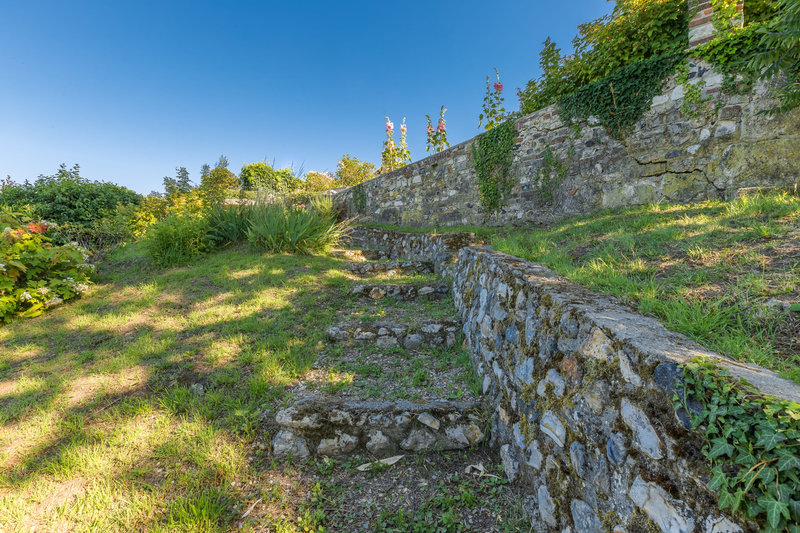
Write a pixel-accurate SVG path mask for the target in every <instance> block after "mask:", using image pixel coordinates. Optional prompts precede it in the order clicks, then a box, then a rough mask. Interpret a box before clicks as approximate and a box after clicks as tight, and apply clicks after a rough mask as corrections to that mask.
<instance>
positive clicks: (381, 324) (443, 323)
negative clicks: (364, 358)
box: [325, 318, 461, 350]
mask: <svg viewBox="0 0 800 533" xmlns="http://www.w3.org/2000/svg"><path fill="white" fill-rule="evenodd" d="M460 329H461V328H460V325H459V323H458V322H457V321H456V320H454V319H449V318H445V319H438V320H428V321H425V322H420V323H418V324H403V323H400V322H390V321H378V322H345V323H343V324H339V325H337V326H332V327H330V328H328V330H327V331H326V332H325V334H326V336H327V337H328V339H329V340H330V341H332V342H347V341H362V342H374V343H375V344H377V345H378V346H385V347H389V346H402V347H403V348H405V349H406V350H414V349H416V348H419V347H420V346H423V345H425V346H444V347H446V348H450V347H451V346H453V345H454V344H455V342H456V334H457V333H458V331H459V330H460Z"/></svg>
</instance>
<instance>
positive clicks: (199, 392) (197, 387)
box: [190, 383, 204, 396]
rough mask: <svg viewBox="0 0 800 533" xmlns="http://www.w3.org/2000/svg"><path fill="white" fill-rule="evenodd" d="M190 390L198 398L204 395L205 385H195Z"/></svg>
mask: <svg viewBox="0 0 800 533" xmlns="http://www.w3.org/2000/svg"><path fill="white" fill-rule="evenodd" d="M190 388H191V391H192V392H193V393H194V394H197V395H198V396H202V395H203V392H204V390H203V384H202V383H194V384H193V385H192V386H191V387H190Z"/></svg>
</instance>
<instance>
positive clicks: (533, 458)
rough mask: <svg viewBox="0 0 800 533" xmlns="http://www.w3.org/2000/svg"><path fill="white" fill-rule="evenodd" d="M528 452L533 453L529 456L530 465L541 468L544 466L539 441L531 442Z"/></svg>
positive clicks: (537, 468)
mask: <svg viewBox="0 0 800 533" xmlns="http://www.w3.org/2000/svg"><path fill="white" fill-rule="evenodd" d="M528 452H529V453H530V454H531V455H530V457H529V458H528V466H532V467H533V468H535V469H536V470H539V469H540V468H541V467H542V460H543V459H544V457H543V456H542V452H540V451H539V441H537V440H534V441H533V442H531V443H530V445H529V446H528Z"/></svg>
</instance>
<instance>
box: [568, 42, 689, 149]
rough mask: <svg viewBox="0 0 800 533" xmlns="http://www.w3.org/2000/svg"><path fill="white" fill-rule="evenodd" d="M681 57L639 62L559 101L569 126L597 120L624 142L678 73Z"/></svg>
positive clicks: (673, 56)
mask: <svg viewBox="0 0 800 533" xmlns="http://www.w3.org/2000/svg"><path fill="white" fill-rule="evenodd" d="M681 59H682V56H681V55H680V54H678V55H670V56H664V57H657V58H655V59H647V60H644V61H637V62H636V63H632V64H630V65H627V66H625V67H622V68H620V69H619V70H617V71H615V72H613V73H612V74H610V75H608V76H606V77H604V78H601V79H599V80H597V81H594V82H592V83H589V84H587V85H584V86H583V87H580V88H579V89H577V90H576V91H574V92H572V93H570V94H567V95H564V96H562V97H561V98H560V99H559V106H558V107H559V114H560V115H561V118H562V120H563V121H564V122H565V123H566V124H572V123H573V122H574V121H576V120H577V121H585V120H587V119H588V118H589V117H595V118H596V119H598V120H599V121H600V124H602V125H603V126H604V127H605V128H606V130H607V131H608V132H609V133H610V134H611V135H612V136H613V137H615V138H617V139H624V138H625V137H627V136H628V135H629V134H630V133H631V131H632V130H633V126H634V125H635V124H636V122H637V121H638V120H639V119H640V118H641V117H642V115H643V114H644V113H645V111H647V110H648V109H649V108H650V104H651V102H652V100H653V97H655V96H656V95H658V94H659V93H660V92H661V88H662V86H663V84H664V80H665V79H666V78H667V77H668V76H669V75H670V74H672V73H673V72H674V71H675V67H676V66H677V64H678V62H679V61H680V60H681Z"/></svg>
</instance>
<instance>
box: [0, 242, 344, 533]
mask: <svg viewBox="0 0 800 533" xmlns="http://www.w3.org/2000/svg"><path fill="white" fill-rule="evenodd" d="M143 255H144V254H143V251H142V250H141V247H139V246H133V247H128V248H126V249H122V250H119V251H118V252H117V253H116V254H115V255H114V256H113V257H112V258H111V259H110V261H109V262H108V263H107V264H105V265H104V267H103V268H102V269H101V273H100V279H99V280H98V284H97V286H96V287H95V288H94V290H93V292H92V293H91V294H90V295H87V296H86V297H84V298H83V299H82V300H80V301H76V302H75V303H74V304H70V305H64V306H62V307H60V308H58V309H56V310H54V311H53V312H51V313H49V314H48V315H46V316H43V317H40V318H37V319H30V320H19V321H16V322H14V323H12V324H10V325H9V326H6V327H4V328H3V329H0V524H3V525H2V526H0V529H3V530H4V531H16V530H29V529H30V528H31V527H35V528H36V529H37V530H47V531H52V530H58V529H62V528H63V529H65V530H67V529H69V530H75V531H130V530H134V529H142V528H143V529H145V530H153V531H217V530H220V531H221V530H227V529H229V528H231V527H232V525H231V524H233V523H234V520H235V519H236V518H237V517H240V516H241V515H242V513H244V509H242V507H243V505H244V503H243V502H249V501H252V499H254V498H252V493H253V489H254V487H256V486H261V485H266V484H267V480H268V479H271V480H273V481H274V480H276V479H278V480H280V479H281V470H280V469H271V468H270V467H269V462H268V457H267V454H266V451H267V450H268V443H269V435H268V433H266V430H265V429H264V428H263V422H262V416H263V413H264V412H265V410H269V409H274V408H275V407H276V406H277V405H278V404H279V403H280V402H281V401H282V400H283V395H284V387H285V386H286V385H287V384H289V383H291V382H292V381H293V380H294V379H295V378H297V377H298V376H300V375H302V374H303V373H305V372H306V371H307V370H308V369H309V368H310V366H311V364H312V363H313V362H314V361H315V360H316V358H317V353H318V352H319V351H320V350H322V349H323V348H324V346H325V343H324V331H325V328H326V327H327V326H329V325H330V324H332V323H333V322H334V321H336V320H339V317H338V316H337V314H338V313H340V312H343V311H344V310H346V308H347V307H348V306H350V305H352V299H350V298H347V297H343V296H344V295H345V294H346V290H347V287H346V285H347V284H348V283H352V282H354V281H353V280H350V279H348V278H347V277H346V274H345V273H344V272H343V271H342V270H340V268H339V267H340V265H341V262H340V261H338V260H334V259H330V258H327V257H320V256H310V257H297V256H291V255H268V254H259V253H254V252H252V251H250V250H249V249H244V248H233V249H228V250H225V251H222V252H219V253H215V254H211V255H208V256H206V257H203V258H202V259H201V260H197V261H195V262H194V263H190V264H189V265H187V266H185V267H182V268H174V269H170V270H158V269H154V268H153V267H152V266H151V264H150V263H149V261H147V260H145V259H143ZM286 483H289V481H286ZM298 501H300V500H298ZM281 505H283V506H286V505H287V504H286V502H283V501H281V502H278V504H276V506H278V507H280V506H281ZM298 512H299V511H298ZM287 519H288V520H290V521H294V523H297V520H295V518H292V517H290V518H287ZM276 520H277V519H276Z"/></svg>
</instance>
